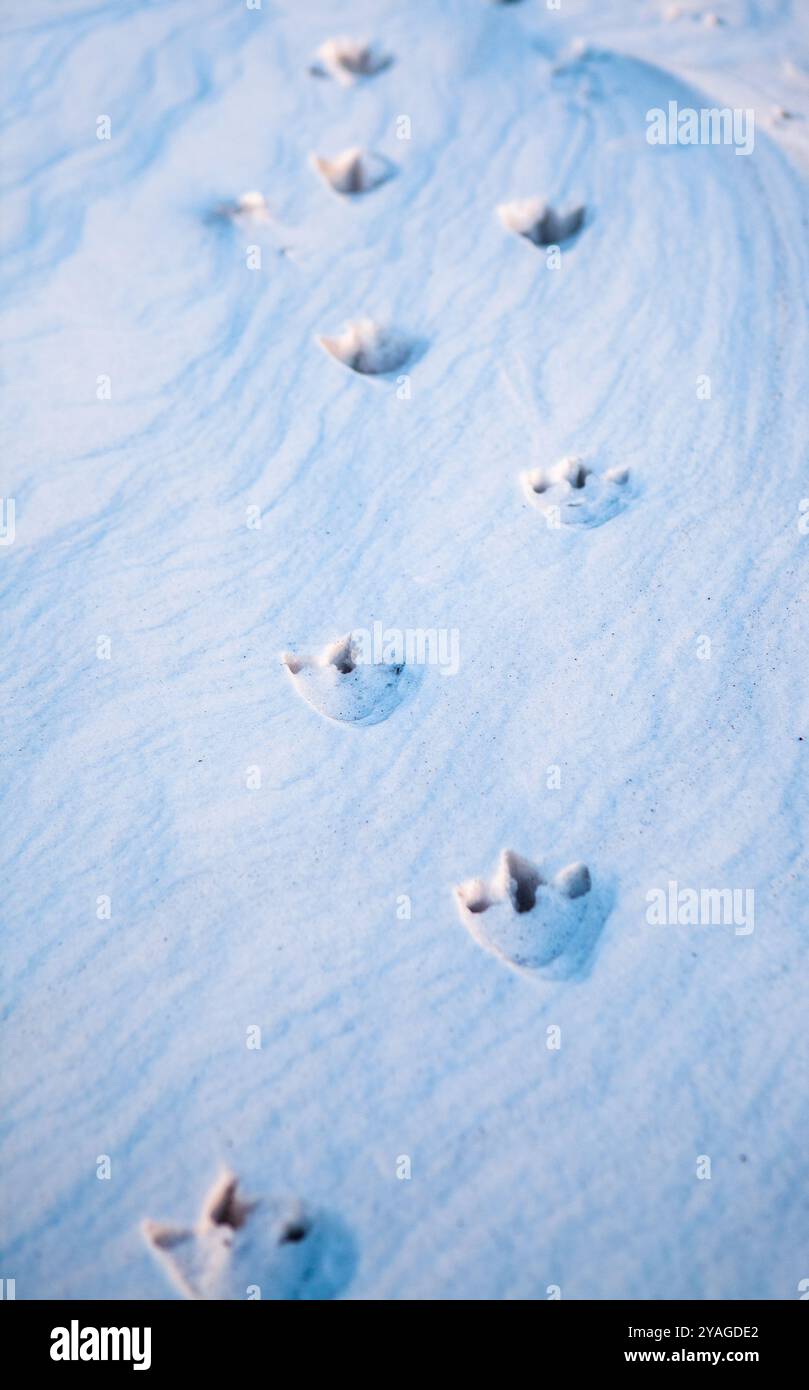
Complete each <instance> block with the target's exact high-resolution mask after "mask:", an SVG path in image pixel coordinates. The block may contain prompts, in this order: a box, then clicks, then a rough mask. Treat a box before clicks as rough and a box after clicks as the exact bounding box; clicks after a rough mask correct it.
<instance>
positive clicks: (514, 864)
mask: <svg viewBox="0 0 809 1390" xmlns="http://www.w3.org/2000/svg"><path fill="white" fill-rule="evenodd" d="M455 898H456V902H457V904H458V910H459V913H460V917H461V921H462V922H463V924H464V926H465V927H466V929H467V931H468V932H469V934H470V936H471V937H472V938H473V939H474V940H475V941H476V942H477V944H478V945H479V946H482V947H483V949H484V950H485V951H488V952H490V953H491V954H492V955H494V956H496V957H497V958H498V959H499V960H501V961H503V962H505V964H507V965H509V966H511V967H512V968H513V969H515V970H520V971H539V972H542V973H544V974H547V975H549V976H552V977H554V978H564V977H566V976H568V975H571V974H573V973H575V972H576V971H577V970H580V969H581V967H582V966H583V964H584V962H585V961H586V959H587V957H588V956H589V955H590V952H591V951H592V948H593V945H594V942H595V939H596V937H597V936H598V933H599V932H600V930H601V927H602V926H603V923H604V920H605V917H606V915H607V905H606V899H605V897H604V895H603V893H599V892H595V891H594V890H593V885H592V882H591V878H590V871H589V869H588V868H587V865H586V864H582V863H574V864H568V865H567V867H566V868H564V869H560V870H559V871H558V872H557V873H556V874H554V875H553V877H549V876H548V874H547V873H546V871H545V869H544V867H543V866H542V865H539V864H535V863H533V862H532V861H531V860H530V859H526V858H524V857H523V856H522V855H520V854H516V853H515V851H514V850H510V849H504V850H503V851H502V853H501V855H500V861H499V863H498V867H497V871H496V873H495V874H494V875H493V877H492V878H491V879H488V880H487V879H482V878H474V879H469V880H467V882H465V883H462V884H460V885H459V886H458V887H457V888H456V889H455Z"/></svg>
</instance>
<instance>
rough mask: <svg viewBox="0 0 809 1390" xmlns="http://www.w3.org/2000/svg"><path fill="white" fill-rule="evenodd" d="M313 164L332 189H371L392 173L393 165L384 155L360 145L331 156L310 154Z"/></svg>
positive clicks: (357, 191)
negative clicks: (373, 152)
mask: <svg viewBox="0 0 809 1390" xmlns="http://www.w3.org/2000/svg"><path fill="white" fill-rule="evenodd" d="M310 162H311V165H312V168H313V169H314V170H315V171H316V173H318V174H320V177H321V178H322V179H323V180H324V181H325V182H326V183H327V184H328V185H329V187H330V188H333V189H334V191H335V193H344V194H352V193H370V192H371V190H372V189H374V188H378V187H379V185H380V184H381V183H385V182H386V181H387V180H388V179H389V178H391V177H392V175H393V165H392V164H391V162H390V160H389V159H385V157H384V155H381V154H371V153H369V152H368V151H367V150H363V149H360V147H359V146H355V147H352V148H351V149H350V150H343V152H342V154H338V155H335V156H334V158H333V159H325V158H324V157H323V156H322V155H317V154H313V155H311V156H310Z"/></svg>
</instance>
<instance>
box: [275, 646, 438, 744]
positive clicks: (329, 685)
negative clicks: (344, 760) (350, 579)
mask: <svg viewBox="0 0 809 1390" xmlns="http://www.w3.org/2000/svg"><path fill="white" fill-rule="evenodd" d="M367 637H368V634H367V633H366V632H362V633H360V632H356V633H348V634H347V635H346V636H345V637H341V638H339V640H338V641H337V642H332V643H330V644H329V645H328V646H326V647H324V648H323V650H322V651H321V652H320V653H317V654H316V655H314V656H302V655H298V654H297V653H295V652H286V653H285V655H284V656H283V658H282V660H283V664H284V666H285V668H286V671H287V673H288V675H289V677H290V679H291V680H292V682H293V684H294V686H295V689H296V690H297V692H298V694H299V695H300V696H301V698H302V699H304V700H305V701H306V702H307V704H309V705H311V706H312V708H313V709H315V710H317V712H318V714H322V715H323V716H324V717H325V718H326V719H334V720H337V721H338V722H339V723H343V724H353V725H355V726H357V727H367V726H368V725H372V724H381V723H382V722H383V720H385V719H387V718H388V717H389V716H390V715H391V714H392V713H393V711H394V710H395V709H396V707H397V705H400V704H401V703H402V700H403V699H404V698H405V696H406V695H407V694H408V693H409V692H410V691H411V690H413V689H414V687H415V685H416V683H417V681H418V671H417V670H416V668H414V667H413V666H407V665H406V664H405V663H404V661H374V660H372V654H371V651H370V642H369V641H367V640H366V639H367Z"/></svg>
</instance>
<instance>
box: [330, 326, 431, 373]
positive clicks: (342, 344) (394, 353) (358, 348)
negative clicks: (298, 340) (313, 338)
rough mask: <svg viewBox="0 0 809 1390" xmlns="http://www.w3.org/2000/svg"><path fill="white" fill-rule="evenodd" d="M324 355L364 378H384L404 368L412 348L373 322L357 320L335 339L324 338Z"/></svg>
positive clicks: (400, 337)
mask: <svg viewBox="0 0 809 1390" xmlns="http://www.w3.org/2000/svg"><path fill="white" fill-rule="evenodd" d="M317 342H318V343H319V345H320V347H322V348H323V350H324V352H327V353H328V354H329V356H330V357H334V358H336V360H337V361H338V362H342V363H343V365H344V366H346V367H350V368H351V370H352V372H359V373H360V375H361V376H384V375H385V373H387V372H394V371H396V369H397V368H398V367H402V366H404V364H405V362H406V361H407V359H408V357H410V355H411V351H412V347H411V344H410V343H409V342H408V340H407V339H406V338H405V337H404V335H403V334H401V333H398V332H397V331H396V330H395V329H391V328H388V327H386V326H385V325H384V324H381V323H377V322H376V321H375V320H374V319H369V318H362V319H354V320H353V321H351V322H350V323H347V324H346V326H345V329H344V330H343V332H342V333H340V334H338V335H337V336H335V337H327V336H325V335H321V336H320V337H318V339H317Z"/></svg>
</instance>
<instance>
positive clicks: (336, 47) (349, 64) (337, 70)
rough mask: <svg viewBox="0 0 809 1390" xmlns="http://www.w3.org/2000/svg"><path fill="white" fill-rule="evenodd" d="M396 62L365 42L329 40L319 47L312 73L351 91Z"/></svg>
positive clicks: (363, 40) (311, 69)
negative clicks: (356, 85) (356, 84)
mask: <svg viewBox="0 0 809 1390" xmlns="http://www.w3.org/2000/svg"><path fill="white" fill-rule="evenodd" d="M392 62H393V58H392V56H391V54H390V53H385V52H383V50H382V49H381V48H379V47H378V45H377V44H374V43H369V42H368V41H367V40H366V39H347V38H336V39H327V40H326V42H325V43H322V44H321V45H320V48H319V49H318V50H317V53H316V55H315V62H314V63H313V64H312V66H311V67H310V69H309V71H310V73H311V74H312V76H313V77H333V78H335V79H336V81H338V82H339V83H340V85H341V86H343V87H352V86H353V85H354V83H355V82H358V81H360V79H361V78H363V77H375V76H376V74H377V73H378V72H384V70H385V68H389V67H390V65H391V63H392Z"/></svg>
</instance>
